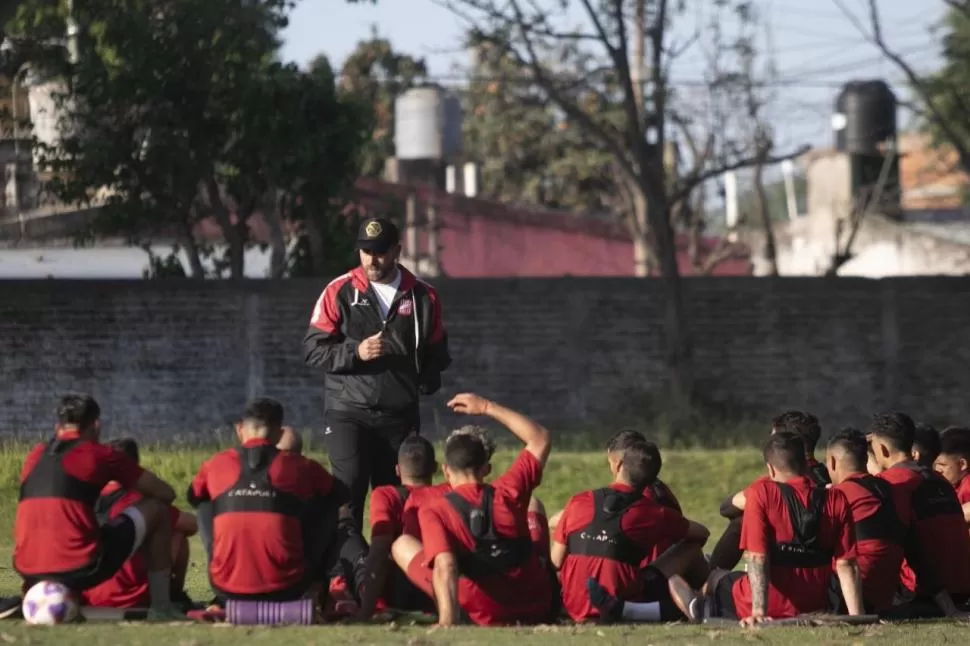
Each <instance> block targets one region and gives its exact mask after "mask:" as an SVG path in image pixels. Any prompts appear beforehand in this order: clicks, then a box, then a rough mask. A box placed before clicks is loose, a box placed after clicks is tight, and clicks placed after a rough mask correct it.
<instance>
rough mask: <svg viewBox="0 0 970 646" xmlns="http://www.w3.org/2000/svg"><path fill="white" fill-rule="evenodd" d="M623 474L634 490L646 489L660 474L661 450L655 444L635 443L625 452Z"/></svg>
mask: <svg viewBox="0 0 970 646" xmlns="http://www.w3.org/2000/svg"><path fill="white" fill-rule="evenodd" d="M623 472H624V473H625V474H626V477H627V479H628V480H629V481H630V485H631V486H632V487H633V488H634V489H640V490H643V489H646V488H647V487H649V486H650V485H652V484H653V483H654V482H656V480H657V474H658V473H660V449H658V448H657V445H656V444H654V443H653V442H646V441H644V442H635V443H634V444H631V445H630V446H628V447H627V448H626V449H624V451H623Z"/></svg>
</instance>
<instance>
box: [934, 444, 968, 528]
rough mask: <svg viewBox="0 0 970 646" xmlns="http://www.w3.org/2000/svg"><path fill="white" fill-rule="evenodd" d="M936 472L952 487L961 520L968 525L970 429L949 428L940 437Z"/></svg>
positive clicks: (935, 465)
mask: <svg viewBox="0 0 970 646" xmlns="http://www.w3.org/2000/svg"><path fill="white" fill-rule="evenodd" d="M934 467H935V469H936V472H937V473H939V474H940V475H941V476H943V477H944V478H945V479H946V481H947V482H949V483H950V484H951V485H953V489H954V490H956V492H957V500H959V501H960V505H961V507H962V508H963V518H964V520H965V521H966V522H967V523H968V524H970V478H968V477H967V475H968V473H970V428H959V427H956V426H953V427H950V428H948V429H946V430H945V431H943V434H942V435H941V436H940V452H939V454H938V455H937V458H936V464H934Z"/></svg>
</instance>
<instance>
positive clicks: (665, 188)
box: [436, 0, 771, 405]
mask: <svg viewBox="0 0 970 646" xmlns="http://www.w3.org/2000/svg"><path fill="white" fill-rule="evenodd" d="M436 2H438V4H440V5H442V6H444V7H446V8H448V9H450V10H451V11H452V12H454V13H455V14H456V15H458V16H460V17H461V18H463V19H465V20H466V21H467V23H468V26H469V28H470V29H471V30H472V32H473V35H474V36H475V38H476V39H477V40H479V41H482V42H488V43H490V44H491V45H492V46H494V47H498V48H500V50H501V51H503V52H505V53H506V54H507V55H508V56H509V57H510V58H511V59H512V60H513V61H515V62H516V63H517V64H518V65H520V66H521V67H522V68H523V70H525V71H527V72H528V74H529V78H530V80H531V81H532V82H533V83H534V85H535V87H536V89H537V91H539V92H541V93H542V94H543V95H544V96H545V98H546V100H548V101H550V102H551V103H553V104H555V105H556V106H557V107H558V109H559V110H560V111H561V112H562V113H563V115H564V118H565V119H567V120H569V121H570V122H572V123H574V124H575V125H576V126H577V127H578V128H580V129H582V130H583V131H584V132H585V133H586V134H587V135H588V138H589V140H590V141H591V143H592V144H593V145H594V146H595V147H597V148H598V149H599V150H601V151H605V152H607V153H608V154H609V155H610V156H611V158H612V159H613V160H614V161H615V164H616V170H617V173H616V174H617V181H618V182H620V183H622V184H623V185H624V187H625V190H626V192H627V193H628V194H629V196H630V198H631V201H632V204H633V209H632V212H631V213H629V214H628V216H627V219H626V223H627V226H628V228H629V229H630V233H631V235H632V237H633V240H634V253H635V260H636V263H637V264H636V271H637V275H641V276H645V275H647V273H648V268H649V264H648V257H649V256H650V255H654V256H655V257H656V261H657V266H658V267H659V269H660V273H661V276H662V281H663V286H664V296H665V298H664V308H665V316H664V330H665V336H666V350H667V367H668V370H669V375H670V384H671V392H670V395H671V396H672V399H673V400H674V402H675V405H684V404H686V403H688V402H689V401H690V399H691V397H692V395H693V388H694V378H693V370H692V365H691V363H692V362H691V357H692V341H691V334H690V328H689V325H688V321H687V315H686V311H685V308H684V302H683V296H682V285H681V276H680V271H679V269H678V260H677V245H676V239H675V223H674V221H673V212H674V206H675V205H677V204H678V203H680V202H682V201H684V200H686V199H688V198H689V197H690V195H691V193H692V191H693V189H694V188H695V187H697V186H699V185H700V184H702V183H704V182H705V181H707V180H709V179H711V178H714V177H717V176H718V175H720V174H722V173H724V172H725V171H727V170H732V169H737V168H744V167H748V166H751V165H752V164H753V163H754V161H755V157H754V153H753V151H752V150H751V149H750V147H749V146H744V145H740V144H739V143H738V142H734V143H731V144H728V143H727V142H725V141H721V143H720V145H719V146H718V147H717V149H718V150H719V151H720V154H718V155H711V156H710V157H708V158H707V159H706V160H705V162H704V163H703V164H695V165H694V167H693V168H692V169H691V170H690V171H689V172H687V173H684V174H682V175H679V176H677V177H675V178H673V179H672V181H671V178H670V177H669V175H668V173H667V171H666V169H665V167H664V163H663V161H664V156H663V152H664V151H665V150H666V149H667V146H666V144H667V135H668V126H669V125H670V124H668V122H667V118H668V115H670V114H671V112H672V110H671V108H672V105H671V104H672V101H674V100H675V96H674V94H673V84H672V82H673V79H672V65H673V63H674V62H675V61H676V60H677V58H678V57H679V56H680V55H681V54H682V53H683V52H684V50H685V48H686V47H687V46H690V45H691V44H692V43H693V40H694V39H689V40H688V42H687V43H681V44H680V45H678V44H677V43H674V42H672V41H673V36H672V30H671V24H672V23H673V21H674V20H675V19H676V18H678V17H682V15H683V4H684V3H677V2H671V1H669V0H643V1H642V3H641V2H640V1H639V0H635V1H634V2H633V3H631V2H629V0H599V1H596V0H579V2H578V7H581V9H582V13H583V15H584V25H582V26H579V27H569V26H566V25H564V24H563V23H564V21H565V20H566V19H567V18H566V17H567V16H568V17H569V18H571V16H570V15H569V12H567V11H564V7H565V5H564V3H563V1H562V0H549V1H547V2H542V0H436ZM567 4H568V3H567ZM641 4H642V9H641V7H640V5H641ZM714 4H715V6H716V7H717V8H718V10H724V8H725V7H729V6H736V7H737V6H742V5H750V1H747V2H741V1H739V0H718V2H716V3H714ZM631 5H632V6H631ZM644 43H645V47H644V49H645V50H646V51H647V52H648V54H646V55H645V56H644V58H645V59H646V61H645V64H644V66H643V67H644V68H645V72H646V74H647V75H648V76H649V78H648V79H647V80H646V81H645V82H644V83H643V84H642V86H641V85H640V84H639V83H637V82H636V80H637V75H638V74H639V70H640V65H639V61H635V60H634V61H632V62H631V50H632V51H636V52H639V51H640V50H639V49H638V48H639V47H641V46H643V45H644ZM638 56H639V54H638ZM640 87H642V88H643V90H642V91H643V99H642V107H641V105H640V103H641V101H640V100H639V99H638V93H639V92H640V91H641V90H640ZM590 98H593V99H594V100H596V101H598V102H599V104H603V103H607V104H609V105H614V106H619V107H618V108H617V109H616V110H613V111H610V112H607V113H603V112H593V111H590V110H588V109H586V106H587V104H588V102H589V100H590ZM731 135H732V133H730V132H727V131H724V132H721V133H718V134H717V135H716V136H715V137H716V138H718V137H730V136H731ZM712 148H713V147H712ZM767 161H769V162H770V161H771V160H770V159H769V160H767Z"/></svg>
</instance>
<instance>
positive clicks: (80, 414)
mask: <svg viewBox="0 0 970 646" xmlns="http://www.w3.org/2000/svg"><path fill="white" fill-rule="evenodd" d="M99 419H101V407H100V406H99V405H98V402H96V401H95V400H94V397H92V396H91V395H84V394H77V393H72V394H69V395H64V396H63V397H61V401H60V404H58V406H57V422H58V423H59V424H60V425H61V426H76V427H77V428H78V429H79V430H81V431H86V430H88V429H89V428H91V427H92V426H93V425H94V423H95V422H97V421H98V420H99Z"/></svg>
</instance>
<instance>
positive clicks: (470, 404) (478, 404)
mask: <svg viewBox="0 0 970 646" xmlns="http://www.w3.org/2000/svg"><path fill="white" fill-rule="evenodd" d="M490 403H491V402H489V401H488V400H487V399H485V398H484V397H479V396H478V395H475V394H473V393H462V394H460V395H455V397H454V398H453V399H452V400H451V401H450V402H448V408H450V409H451V410H453V411H455V412H456V413H461V414H463V415H488V405H489V404H490Z"/></svg>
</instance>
